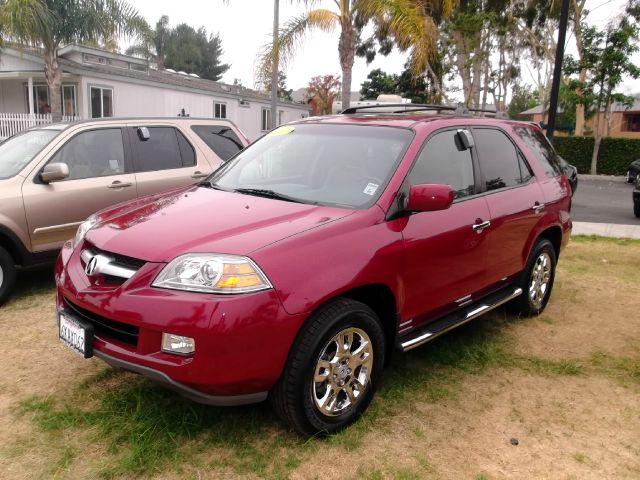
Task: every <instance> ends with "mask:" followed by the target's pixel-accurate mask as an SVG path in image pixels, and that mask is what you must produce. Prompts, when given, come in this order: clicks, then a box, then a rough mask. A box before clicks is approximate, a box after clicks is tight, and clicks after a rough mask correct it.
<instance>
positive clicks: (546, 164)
mask: <svg viewBox="0 0 640 480" xmlns="http://www.w3.org/2000/svg"><path fill="white" fill-rule="evenodd" d="M515 131H516V133H517V134H518V135H519V136H520V138H522V140H524V142H525V143H526V144H527V147H529V149H531V151H532V152H533V154H534V155H535V157H536V159H537V160H538V162H540V165H541V166H542V169H543V170H544V173H545V174H546V175H547V177H557V176H558V175H561V174H562V167H561V166H560V162H559V160H558V157H557V155H556V152H555V150H554V149H553V147H552V146H551V144H550V143H549V141H548V140H547V137H545V136H544V135H543V134H542V132H540V131H539V130H536V129H534V128H526V127H518V128H516V129H515Z"/></svg>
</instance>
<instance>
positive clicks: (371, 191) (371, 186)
mask: <svg viewBox="0 0 640 480" xmlns="http://www.w3.org/2000/svg"><path fill="white" fill-rule="evenodd" d="M379 186H380V185H378V184H377V183H368V184H367V186H366V187H364V191H363V192H362V193H366V194H367V195H373V194H374V193H376V190H378V187H379Z"/></svg>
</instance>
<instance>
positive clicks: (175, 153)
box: [131, 127, 195, 172]
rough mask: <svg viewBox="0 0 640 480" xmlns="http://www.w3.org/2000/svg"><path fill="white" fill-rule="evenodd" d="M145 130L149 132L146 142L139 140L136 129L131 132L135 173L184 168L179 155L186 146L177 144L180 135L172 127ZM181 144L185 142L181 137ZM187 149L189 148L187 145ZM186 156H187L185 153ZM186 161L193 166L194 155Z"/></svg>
mask: <svg viewBox="0 0 640 480" xmlns="http://www.w3.org/2000/svg"><path fill="white" fill-rule="evenodd" d="M147 129H148V130H149V138H148V139H146V140H142V139H141V138H140V136H139V135H138V128H137V127H134V128H133V129H132V130H131V133H132V138H133V142H134V145H135V152H136V156H135V167H136V172H155V171H158V170H170V169H172V168H182V167H183V166H186V165H184V164H183V160H182V154H181V151H182V150H185V147H186V145H184V143H183V146H182V148H181V146H180V143H179V138H180V137H179V136H182V134H180V133H179V132H177V131H176V129H175V128H173V127H147ZM182 142H187V139H186V138H184V136H182ZM187 143H188V142H187ZM189 147H191V146H190V145H189ZM191 154H192V155H193V150H191ZM187 155H189V154H188V153H187ZM187 161H188V162H191V165H194V163H195V155H193V156H192V157H191V158H187Z"/></svg>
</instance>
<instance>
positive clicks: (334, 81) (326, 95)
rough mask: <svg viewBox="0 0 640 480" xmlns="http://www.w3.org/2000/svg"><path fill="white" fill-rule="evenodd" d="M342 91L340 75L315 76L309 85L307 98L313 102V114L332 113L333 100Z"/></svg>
mask: <svg viewBox="0 0 640 480" xmlns="http://www.w3.org/2000/svg"><path fill="white" fill-rule="evenodd" d="M339 91H340V77H336V76H333V75H324V76H319V77H313V78H312V79H311V80H310V81H309V86H308V87H307V98H308V100H309V102H310V103H311V108H312V114H313V115H327V114H329V113H331V108H332V107H333V101H334V100H335V98H336V97H337V96H338V92H339Z"/></svg>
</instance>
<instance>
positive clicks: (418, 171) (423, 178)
mask: <svg viewBox="0 0 640 480" xmlns="http://www.w3.org/2000/svg"><path fill="white" fill-rule="evenodd" d="M409 179H410V181H411V184H412V185H417V184H420V183H444V184H447V185H451V188H453V190H454V192H455V198H460V197H466V196H468V195H473V194H474V193H475V181H474V176H473V161H472V157H471V150H465V149H464V147H463V146H462V143H461V142H460V139H459V138H458V134H457V132H456V131H455V130H450V131H446V132H442V133H437V134H435V135H434V136H433V137H431V138H430V139H429V140H428V141H427V144H426V145H425V147H424V148H423V149H422V152H421V153H420V156H419V157H418V160H417V161H416V164H415V165H414V166H413V169H412V170H411V175H410V176H409Z"/></svg>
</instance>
